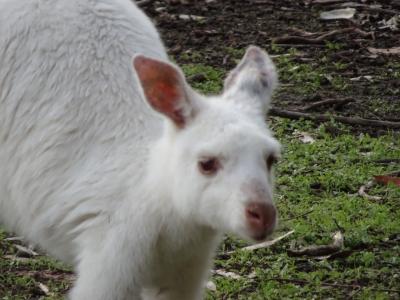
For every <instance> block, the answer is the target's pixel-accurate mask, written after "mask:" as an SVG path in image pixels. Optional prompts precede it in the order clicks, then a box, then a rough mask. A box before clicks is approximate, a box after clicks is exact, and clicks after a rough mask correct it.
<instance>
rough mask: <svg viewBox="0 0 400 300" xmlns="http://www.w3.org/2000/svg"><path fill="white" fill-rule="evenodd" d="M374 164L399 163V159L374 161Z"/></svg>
mask: <svg viewBox="0 0 400 300" xmlns="http://www.w3.org/2000/svg"><path fill="white" fill-rule="evenodd" d="M374 163H377V164H390V163H400V158H385V159H378V160H375V161H374Z"/></svg>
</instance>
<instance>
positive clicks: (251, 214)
mask: <svg viewBox="0 0 400 300" xmlns="http://www.w3.org/2000/svg"><path fill="white" fill-rule="evenodd" d="M246 213H247V216H248V217H249V218H252V219H257V220H260V219H261V216H260V214H259V213H257V212H256V211H254V210H250V209H247V210H246Z"/></svg>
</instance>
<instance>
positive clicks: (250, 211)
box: [245, 202, 277, 241]
mask: <svg viewBox="0 0 400 300" xmlns="http://www.w3.org/2000/svg"><path fill="white" fill-rule="evenodd" d="M245 213H246V221H247V224H248V227H249V229H250V232H251V233H250V235H251V236H252V238H253V239H255V240H257V241H260V240H263V239H265V238H266V237H267V235H268V234H270V233H272V231H273V230H274V228H275V224H276V220H277V212H276V208H275V206H274V205H273V204H271V203H262V202H250V203H249V204H248V205H247V206H246V209H245Z"/></svg>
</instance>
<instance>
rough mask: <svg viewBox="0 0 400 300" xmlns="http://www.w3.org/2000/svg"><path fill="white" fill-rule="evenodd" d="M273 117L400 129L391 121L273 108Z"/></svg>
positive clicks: (271, 111)
mask: <svg viewBox="0 0 400 300" xmlns="http://www.w3.org/2000/svg"><path fill="white" fill-rule="evenodd" d="M269 114H270V115H271V116H276V117H282V118H289V119H306V120H313V121H319V122H328V121H330V120H332V119H333V120H335V121H338V122H341V123H345V124H351V125H362V126H374V127H387V128H397V129H398V128H400V122H390V121H380V120H371V119H362V118H349V117H340V116H329V115H318V114H308V113H302V112H297V111H289V110H284V109H280V108H271V109H270V111H269Z"/></svg>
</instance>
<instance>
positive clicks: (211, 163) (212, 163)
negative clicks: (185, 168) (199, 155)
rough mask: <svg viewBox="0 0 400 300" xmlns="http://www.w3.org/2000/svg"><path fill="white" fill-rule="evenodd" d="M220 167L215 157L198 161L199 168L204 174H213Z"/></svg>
mask: <svg viewBox="0 0 400 300" xmlns="http://www.w3.org/2000/svg"><path fill="white" fill-rule="evenodd" d="M220 167H221V165H220V162H219V160H218V159H217V158H216V157H208V158H204V159H202V160H200V161H199V170H200V172H201V173H202V174H204V175H214V174H215V173H217V171H218V169H219V168H220Z"/></svg>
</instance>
